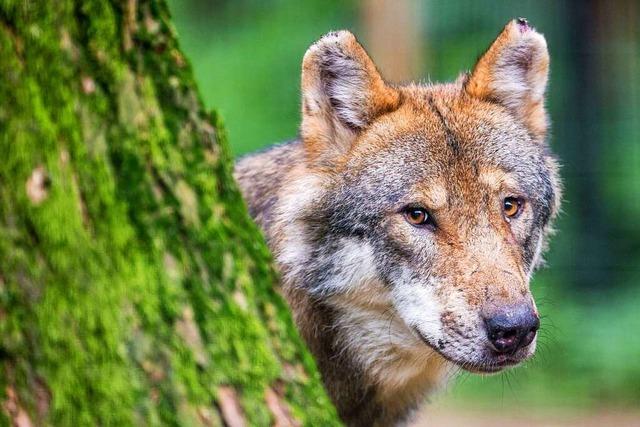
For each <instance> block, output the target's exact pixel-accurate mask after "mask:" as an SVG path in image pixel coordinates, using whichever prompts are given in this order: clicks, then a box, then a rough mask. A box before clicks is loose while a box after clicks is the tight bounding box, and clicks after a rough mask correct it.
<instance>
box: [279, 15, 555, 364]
mask: <svg viewBox="0 0 640 427" xmlns="http://www.w3.org/2000/svg"><path fill="white" fill-rule="evenodd" d="M548 66H549V57H548V53H547V48H546V42H545V39H544V37H543V36H542V35H541V34H539V33H537V32H536V31H535V30H534V29H532V28H531V27H530V26H529V25H528V24H527V22H526V21H524V20H514V21H513V22H510V23H509V24H508V25H507V26H506V27H505V28H504V30H503V31H502V32H501V33H500V34H499V36H498V38H497V39H496V40H495V41H494V43H493V44H492V45H491V46H490V47H489V49H488V50H487V51H486V53H484V54H483V55H482V56H481V58H480V59H479V60H478V62H477V63H476V65H475V67H474V69H473V71H472V72H470V73H467V74H464V75H462V76H461V77H460V78H459V79H458V80H457V81H456V82H455V83H452V84H446V85H418V84H411V85H406V86H392V85H389V84H387V83H386V82H385V81H384V80H383V78H382V77H381V76H380V74H379V73H378V71H377V70H376V67H375V66H374V64H373V62H372V61H371V59H370V58H369V57H368V55H367V53H366V52H365V51H364V49H363V48H362V46H361V45H360V44H359V43H358V42H357V41H356V39H355V37H354V36H353V35H352V34H351V33H349V32H346V31H341V32H336V33H330V34H328V35H326V36H325V37H323V38H322V39H320V40H319V41H318V42H317V43H315V44H314V45H313V46H311V47H310V48H309V50H308V51H307V53H306V55H305V57H304V61H303V72H302V116H303V120H302V126H301V136H302V140H303V144H304V151H305V160H304V162H305V166H304V167H305V170H306V171H307V172H306V174H305V175H304V177H303V178H301V179H300V180H299V182H298V184H297V185H298V187H297V190H295V191H293V192H292V193H291V194H290V197H291V200H290V201H289V203H288V206H290V208H289V209H288V211H287V214H286V215H285V216H286V218H285V221H287V222H288V224H289V225H288V227H289V229H288V231H287V232H285V233H284V235H285V236H286V237H283V239H284V240H286V242H284V241H283V242H281V243H282V244H281V245H280V247H281V248H284V249H282V250H281V251H280V253H279V254H278V259H279V261H280V264H281V265H282V266H283V271H284V275H285V278H286V277H287V276H288V277H298V278H300V277H302V278H303V280H302V282H304V285H303V286H306V287H307V290H308V291H309V292H310V293H311V294H313V295H316V296H318V297H319V298H320V297H322V298H325V299H328V300H330V301H333V302H334V303H335V304H336V305H338V306H341V307H342V308H344V312H346V313H354V314H353V315H352V319H351V323H353V322H356V323H358V322H360V323H362V324H363V325H364V324H365V323H367V322H369V326H366V327H364V330H367V332H365V333H369V334H373V335H375V333H376V331H375V329H376V328H379V330H378V333H379V335H380V336H381V337H385V335H386V334H387V333H388V330H387V323H388V322H390V320H389V318H390V317H392V318H393V319H394V320H393V322H395V323H398V324H400V325H401V326H397V325H396V326H394V331H395V332H394V334H395V336H396V338H398V336H399V337H400V340H401V341H403V342H402V343H401V345H402V346H404V347H406V348H408V349H409V350H407V351H413V352H420V351H425V352H427V351H428V350H431V351H435V352H437V353H439V354H440V355H441V356H442V357H444V358H445V359H447V360H449V361H450V362H453V363H455V364H457V365H459V366H461V367H463V368H465V369H468V370H471V371H480V372H495V371H499V370H501V369H503V368H505V367H507V366H509V365H514V364H517V363H519V362H520V361H522V360H524V359H526V358H527V357H530V356H531V355H532V354H533V352H534V350H535V337H536V330H537V329H538V326H539V318H538V312H537V309H536V305H535V303H534V300H533V298H532V296H531V293H530V290H529V280H530V277H531V274H532V272H533V271H534V269H535V268H536V266H537V265H538V264H539V263H540V258H541V252H542V249H543V248H544V245H545V238H546V237H547V234H548V232H549V230H550V222H551V220H552V219H553V217H554V216H555V214H556V212H557V210H558V204H559V198H560V187H559V180H558V176H557V166H556V162H555V160H554V157H553V156H552V154H551V153H550V151H549V149H548V147H547V144H546V135H547V127H548V121H547V116H546V114H545V110H544V93H545V86H546V83H547V74H548ZM301 176H302V175H301ZM291 206H293V207H294V208H293V209H292V208H291ZM362 313H368V314H367V315H363V314H362ZM372 313H373V317H376V316H377V320H372V319H371V314H372ZM346 316H347V317H348V316H349V315H348V314H346ZM367 316H369V318H367ZM376 321H377V322H378V323H376ZM376 324H377V325H378V326H375V325H376ZM369 338H371V339H370V340H369V341H375V338H373V337H369ZM351 339H352V338H348V337H345V340H351ZM382 353H384V351H382V352H381V353H379V354H378V356H380V355H381V354H382Z"/></svg>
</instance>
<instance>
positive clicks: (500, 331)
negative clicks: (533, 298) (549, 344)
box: [485, 304, 540, 353]
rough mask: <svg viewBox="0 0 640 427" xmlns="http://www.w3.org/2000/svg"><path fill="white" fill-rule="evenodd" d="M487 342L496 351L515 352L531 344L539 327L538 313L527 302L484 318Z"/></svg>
mask: <svg viewBox="0 0 640 427" xmlns="http://www.w3.org/2000/svg"><path fill="white" fill-rule="evenodd" d="M485 325H486V328H487V335H488V338H489V342H490V343H491V346H492V347H493V349H494V350H495V351H497V352H498V353H515V352H516V351H518V350H520V349H521V348H524V347H526V346H528V345H529V344H531V342H532V341H533V340H534V338H535V337H536V332H537V331H538V328H540V318H539V317H538V314H537V313H536V312H535V311H534V310H533V308H532V307H531V306H529V305H528V304H526V305H520V306H516V307H510V308H508V309H505V310H501V311H499V312H497V313H496V314H494V315H493V316H491V317H488V318H485Z"/></svg>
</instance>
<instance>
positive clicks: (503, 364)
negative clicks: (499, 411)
mask: <svg viewBox="0 0 640 427" xmlns="http://www.w3.org/2000/svg"><path fill="white" fill-rule="evenodd" d="M413 330H414V332H415V333H416V335H417V336H418V337H419V338H420V340H421V341H422V342H423V343H424V344H425V345H426V346H427V347H429V348H430V349H432V350H434V351H435V352H437V353H438V354H439V355H440V356H442V357H443V358H444V359H446V360H447V361H449V362H451V363H453V364H455V365H457V366H459V367H460V368H462V369H464V370H465V371H468V372H472V373H475V374H496V373H498V372H501V371H502V370H504V369H506V368H508V367H512V366H515V365H518V364H519V363H520V362H521V360H518V359H514V358H513V357H510V356H507V355H498V356H496V357H495V360H487V362H486V363H478V362H470V361H466V360H459V359H455V358H453V357H451V356H449V355H447V354H444V353H443V352H442V350H441V349H439V348H438V346H436V345H433V344H432V343H431V342H430V341H429V340H428V339H427V337H425V336H424V334H423V333H422V332H421V331H420V330H419V329H418V328H417V327H416V326H414V327H413Z"/></svg>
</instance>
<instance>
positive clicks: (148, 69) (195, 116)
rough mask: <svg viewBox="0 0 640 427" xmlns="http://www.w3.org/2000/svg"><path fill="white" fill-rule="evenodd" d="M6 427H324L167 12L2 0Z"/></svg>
mask: <svg viewBox="0 0 640 427" xmlns="http://www.w3.org/2000/svg"><path fill="white" fill-rule="evenodd" d="M0 76H1V78H0V364H1V366H0V401H1V404H2V411H0V413H1V414H2V415H0V420H1V421H0V424H3V425H11V424H13V425H18V426H29V425H73V426H80V425H113V426H126V425H212V426H216V425H228V426H236V425H245V424H250V425H270V424H277V425H279V426H287V425H298V424H304V425H323V426H325V425H334V424H336V423H337V419H336V415H335V411H334V409H333V408H332V406H331V404H330V402H329V400H328V398H327V397H326V395H325V393H324V391H323V389H322V386H321V382H320V380H319V376H318V374H317V371H316V369H315V366H314V362H313V359H312V358H311V357H310V356H309V354H308V353H307V351H306V350H305V347H304V344H303V343H302V341H301V340H300V338H299V337H298V334H297V332H296V330H295V327H294V325H293V323H292V321H291V317H290V315H289V311H288V308H287V306H286V304H285V303H284V301H283V299H282V298H281V297H280V296H279V295H278V293H277V291H276V290H275V289H274V288H273V283H275V282H274V274H273V272H272V270H271V268H270V266H269V265H270V264H269V261H270V259H269V254H268V252H267V250H266V247H265V245H264V243H263V239H262V237H261V235H260V233H259V231H258V230H257V229H256V227H255V226H254V225H253V224H252V223H251V221H250V220H249V218H248V216H247V213H246V211H245V207H244V204H243V202H242V200H241V198H240V195H239V193H238V191H237V189H236V186H235V184H234V182H233V180H232V178H231V168H232V160H231V158H230V155H229V152H228V148H227V145H226V142H225V139H224V132H223V130H222V126H221V123H220V120H219V118H218V117H217V116H216V115H215V113H209V112H207V111H205V110H204V109H203V106H202V102H201V100H200V98H199V95H198V92H197V90H196V87H195V84H194V81H193V76H192V73H191V70H190V67H189V65H188V62H187V61H186V59H185V58H184V57H183V55H182V53H181V52H180V50H179V48H178V45H177V42H176V38H175V34H174V30H173V28H172V26H171V24H170V22H169V16H168V11H167V7H166V5H165V4H164V2H163V1H155V0H148V1H142V0H128V1H111V2H109V1H101V0H95V1H92V0H76V1H45V0H41V1H15V0H0Z"/></svg>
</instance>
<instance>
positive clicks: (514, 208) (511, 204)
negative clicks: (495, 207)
mask: <svg viewBox="0 0 640 427" xmlns="http://www.w3.org/2000/svg"><path fill="white" fill-rule="evenodd" d="M502 209H503V210H504V214H505V215H506V216H507V218H513V217H515V216H516V215H518V214H519V213H520V210H521V209H522V199H519V198H518V197H507V198H506V199H504V204H503V205H502Z"/></svg>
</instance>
